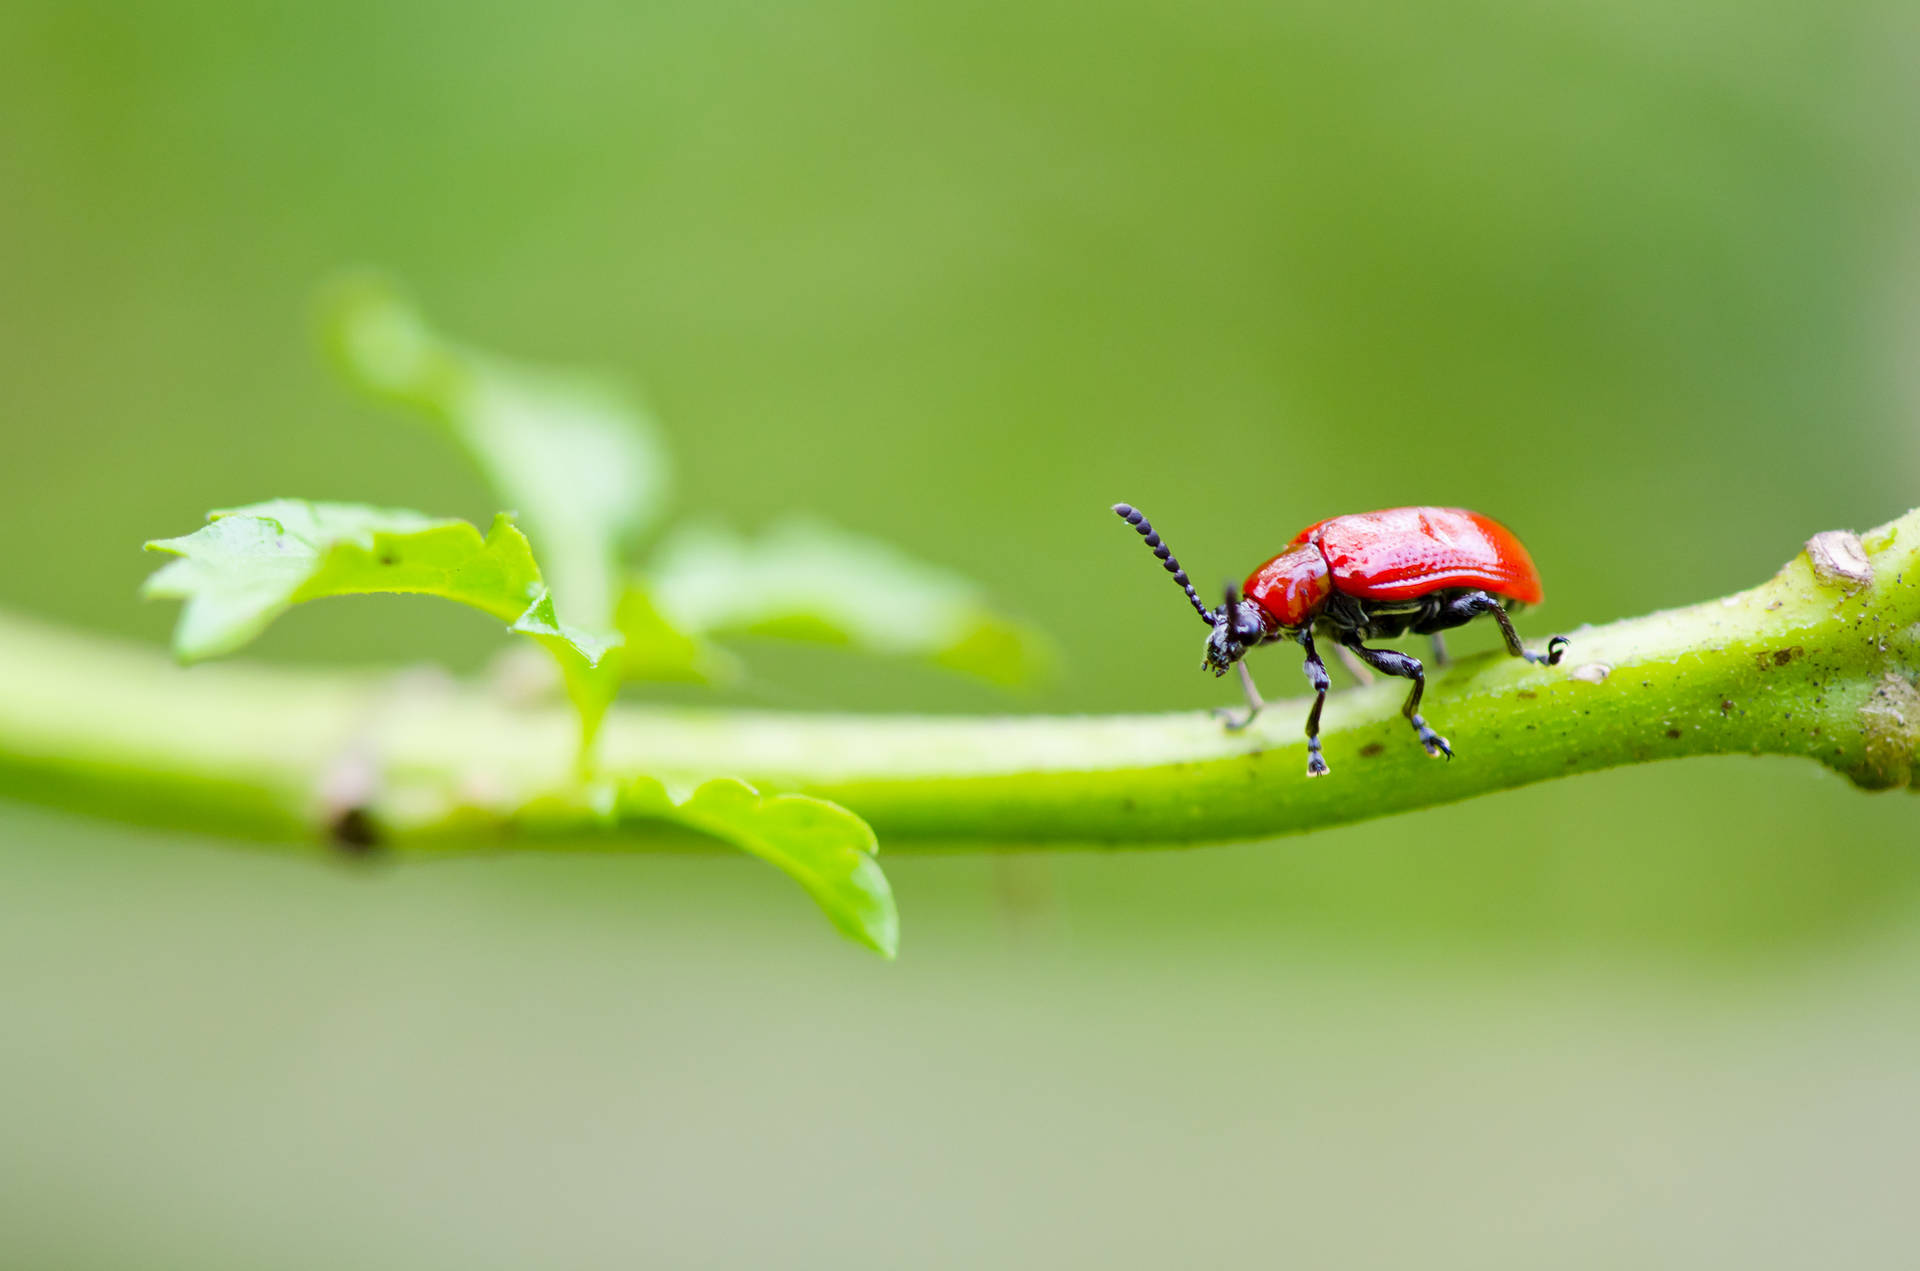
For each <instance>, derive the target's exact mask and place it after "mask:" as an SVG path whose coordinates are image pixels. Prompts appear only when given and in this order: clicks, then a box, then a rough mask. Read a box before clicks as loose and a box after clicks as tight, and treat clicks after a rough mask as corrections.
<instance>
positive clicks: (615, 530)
mask: <svg viewBox="0 0 1920 1271" xmlns="http://www.w3.org/2000/svg"><path fill="white" fill-rule="evenodd" d="M323 326H324V332H325V336H326V340H327V344H328V345H329V347H330V348H331V350H332V351H333V353H334V355H335V358H336V360H337V361H338V363H339V364H340V366H341V367H342V369H343V370H344V371H345V373H346V375H347V376H348V378H349V379H350V380H352V381H353V382H354V383H355V384H357V385H358V386H360V387H361V388H362V389H364V390H366V391H367V392H368V393H371V394H372V395H374V396H376V397H379V398H381V399H383V400H386V401H390V402H394V403H396V404H399V405H403V406H407V407H411V408H413V409H416V410H420V411H424V412H426V413H427V414H429V415H431V416H432V417H433V418H435V419H437V420H438V421H440V422H441V423H442V424H443V425H445V426H446V428H447V429H448V431H449V432H451V433H452V435H453V436H454V438H455V439H456V440H458V441H459V442H460V444H461V445H463V446H464V447H465V448H466V449H467V451H468V452H469V453H470V454H471V455H472V456H473V459H474V461H475V462H476V463H477V464H478V465H479V466H480V468H481V470H482V472H484V473H485V475H486V477H487V479H488V480H489V481H490V482H491V483H492V485H493V487H494V489H495V490H496V491H497V492H498V493H499V494H500V496H501V498H502V499H503V500H504V501H505V502H506V503H507V504H508V505H509V506H511V507H513V508H514V509H515V510H516V512H517V513H518V515H519V516H520V518H521V519H522V520H523V521H524V522H525V523H526V524H527V526H528V527H529V528H530V530H531V531H532V533H533V534H534V536H535V537H536V538H538V539H539V541H540V551H541V560H542V562H543V564H544V565H545V568H546V576H547V579H548V581H549V583H550V584H551V585H552V587H553V591H554V594H555V595H557V596H559V597H560V598H561V612H562V613H563V615H564V616H566V617H567V618H568V619H569V620H571V621H574V622H579V623H583V624H586V625H589V626H592V627H595V628H604V627H610V626H611V625H612V623H613V617H614V609H615V607H616V605H617V603H618V601H619V598H620V592H621V588H622V559H621V558H622V551H623V548H624V547H626V546H627V545H628V544H630V543H631V542H632V541H633V540H634V539H636V538H637V537H638V536H639V535H640V534H642V533H643V532H644V531H646V530H647V529H649V528H650V527H651V526H653V525H654V524H655V523H656V522H657V520H658V518H659V516H660V514H661V513H662V511H664V508H665V503H666V494H667V487H668V482H669V476H670V470H669V464H668V459H667V453H666V447H665V445H664V444H663V442H662V440H661V438H660V434H659V430H658V428H657V426H656V425H655V423H654V421H653V420H652V418H651V417H650V416H649V415H648V414H647V413H646V412H645V411H644V410H642V409H640V408H639V407H638V406H637V405H635V404H634V403H633V402H632V401H630V400H628V399H627V398H626V397H624V396H623V395H622V394H620V393H619V392H617V391H615V390H614V389H613V388H611V387H610V386H608V385H606V384H604V383H602V382H600V381H598V380H595V379H592V378H590V377H586V376H581V375H576V374H571V373H565V372H558V371H551V370H545V369H540V368H534V367H527V366H522V365H518V364H516V363H513V362H509V361H507V360H505V359H503V358H498V357H494V356H492V355H489V354H484V353H480V352H476V351H474V350H472V349H468V348H465V347H463V346H461V345H459V344H457V343H455V342H453V341H450V340H447V339H445V338H444V337H442V336H440V335H439V334H438V333H436V332H435V331H434V330H433V329H432V328H431V327H430V326H429V325H428V324H427V323H426V321H425V320H424V319H423V318H422V317H421V316H420V314H419V313H418V312H417V311H416V310H415V308H414V307H413V306H412V305H411V304H410V303H409V302H408V301H407V299H406V298H405V297H404V296H403V295H402V294H401V293H400V291H399V290H398V288H396V287H395V286H394V285H393V284H392V283H390V282H388V281H386V280H385V279H382V278H379V277H377V276H365V275H363V276H358V277H354V278H349V279H345V280H342V281H341V282H340V283H338V284H336V285H335V286H334V287H332V288H330V289H329V292H328V294H327V296H326V299H325V304H324V306H323Z"/></svg>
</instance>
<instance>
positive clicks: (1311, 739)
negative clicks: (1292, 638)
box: [1300, 631, 1333, 777]
mask: <svg viewBox="0 0 1920 1271" xmlns="http://www.w3.org/2000/svg"><path fill="white" fill-rule="evenodd" d="M1300 643H1301V644H1303V645H1305V646H1306V648H1307V662H1306V665H1305V666H1304V667H1302V668H1301V669H1302V670H1304V671H1305V672H1306V673H1307V683H1308V684H1310V685H1312V686H1313V707H1312V709H1311V710H1309V711H1308V712H1307V775H1308V776H1309V777H1324V776H1326V775H1327V773H1328V771H1330V770H1329V769H1328V767H1327V761H1326V759H1325V757H1324V756H1322V755H1321V753H1320V708H1321V707H1322V706H1325V705H1326V704H1327V690H1328V689H1329V688H1332V687H1333V681H1332V679H1330V678H1329V677H1328V675H1327V664H1326V663H1325V662H1322V661H1321V660H1320V654H1319V651H1318V650H1316V649H1315V648H1314V647H1313V632H1311V631H1303V632H1301V633H1300Z"/></svg>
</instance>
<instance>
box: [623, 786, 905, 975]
mask: <svg viewBox="0 0 1920 1271" xmlns="http://www.w3.org/2000/svg"><path fill="white" fill-rule="evenodd" d="M620 812H621V814H622V815H625V816H633V817H652V818H657V819H659V820H663V821H671V822H674V823H676V824H679V825H684V826H687V827H688V828H690V829H695V830H699V831H701V832H703V833H706V834H710V835H712V836H713V837H715V838H717V839H721V840H723V841H725V842H728V843H731V844H733V845H734V846H735V847H738V848H740V849H742V850H743V851H747V852H751V853H752V854H753V855H755V856H758V857H759V858H760V859H762V860H764V861H766V862H768V863H769V864H771V865H774V866H776V867H778V868H779V869H781V870H783V871H784V872H785V873H786V874H787V875H788V876H789V877H791V878H792V879H793V880H794V881H795V882H797V883H799V884H800V885H801V886H802V887H804V888H806V889H807V894H808V895H810V896H812V897H813V899H814V901H815V902H816V903H818V904H819V906H820V908H821V909H822V910H823V911H824V912H825V913H826V915H827V918H828V919H829V920H830V921H831V922H832V923H833V925H834V926H836V927H838V928H839V929H840V931H841V932H842V933H844V934H845V935H846V936H847V937H848V938H849V939H852V940H855V941H857V942H859V943H860V944H863V945H865V946H866V947H867V948H869V949H872V950H873V951H874V952H876V953H878V954H880V956H882V957H884V958H892V957H893V956H894V955H895V954H896V953H897V952H898V951H899V947H900V915H899V911H898V910H897V909H895V907H894V903H893V889H892V887H891V886H889V885H888V883H887V876H886V875H885V874H884V873H882V872H881V870H880V864H879V862H878V861H876V860H875V859H874V853H875V851H876V845H875V843H874V837H873V831H872V830H871V829H870V828H868V826H867V823H866V822H865V821H862V820H861V819H860V818H859V817H857V816H855V815H854V814H853V813H851V812H849V811H847V809H845V808H843V807H841V806H840V805H839V804H837V803H829V802H827V801H826V800H825V799H815V798H810V797H808V796H805V795H798V794H781V795H762V794H761V793H759V792H758V791H757V790H755V789H754V788H753V787H752V786H750V785H748V784H746V783H745V782H744V781H736V780H733V779H731V778H721V779H718V780H714V781H709V782H707V783H705V784H704V785H702V786H700V787H699V788H698V789H696V790H695V791H694V792H693V793H692V794H691V795H689V796H687V797H686V798H685V799H680V800H676V799H674V798H673V796H672V795H671V794H670V793H669V792H668V790H667V788H666V787H665V786H664V785H662V784H661V783H660V782H658V781H654V780H651V779H643V780H641V781H637V782H634V783H632V784H631V785H629V786H627V787H626V788H625V789H624V790H622V792H621V794H620Z"/></svg>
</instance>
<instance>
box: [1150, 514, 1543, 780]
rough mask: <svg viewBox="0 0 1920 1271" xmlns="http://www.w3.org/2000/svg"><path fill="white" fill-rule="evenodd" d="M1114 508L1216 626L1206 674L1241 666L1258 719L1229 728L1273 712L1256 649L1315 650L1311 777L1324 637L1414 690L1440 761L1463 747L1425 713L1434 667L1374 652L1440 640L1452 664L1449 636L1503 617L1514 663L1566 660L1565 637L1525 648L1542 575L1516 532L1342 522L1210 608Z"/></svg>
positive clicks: (1411, 702)
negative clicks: (1284, 644)
mask: <svg viewBox="0 0 1920 1271" xmlns="http://www.w3.org/2000/svg"><path fill="white" fill-rule="evenodd" d="M1113 510H1114V512H1115V514H1116V515H1118V516H1119V517H1120V518H1121V519H1122V520H1124V521H1125V522H1126V523H1127V524H1129V525H1131V526H1132V527H1133V528H1134V529H1135V530H1136V531H1138V532H1139V534H1140V536H1141V537H1142V538H1144V539H1145V540H1146V541H1147V546H1148V547H1150V548H1152V549H1153V554H1154V555H1155V556H1156V557H1158V558H1159V560H1160V563H1161V564H1162V565H1163V566H1164V567H1165V568H1166V570H1167V572H1168V573H1170V574H1172V575H1173V579H1174V581H1175V582H1177V583H1179V584H1180V586H1181V588H1182V590H1184V591H1185V592H1186V594H1187V600H1188V602H1189V603H1191V604H1192V605H1193V607H1194V610H1195V612H1197V613H1198V614H1199V615H1200V617H1201V619H1202V620H1204V621H1205V622H1206V623H1207V625H1208V626H1210V627H1212V628H1213V630H1212V632H1211V634H1209V635H1208V637H1207V650H1206V660H1205V662H1204V663H1203V664H1202V667H1203V669H1205V670H1210V671H1212V672H1213V673H1214V674H1215V675H1216V676H1219V675H1225V674H1226V673H1227V668H1229V667H1236V666H1237V667H1238V668H1239V671H1240V681H1241V684H1242V686H1243V687H1244V688H1245V689H1246V694H1247V711H1246V713H1245V714H1244V715H1239V716H1236V715H1234V714H1233V713H1231V712H1225V714H1226V717H1227V727H1228V728H1231V729H1241V728H1245V727H1246V726H1247V725H1248V724H1250V723H1252V722H1253V718H1254V716H1255V715H1258V714H1259V713H1260V709H1261V706H1262V705H1263V703H1262V701H1261V699H1260V694H1259V692H1258V690H1256V689H1255V688H1254V686H1253V676H1252V675H1251V674H1250V673H1249V672H1248V671H1247V667H1246V663H1245V662H1244V661H1242V659H1243V658H1244V657H1245V656H1246V654H1247V650H1249V649H1252V648H1254V647H1256V646H1258V645H1262V644H1271V643H1275V642H1278V641H1283V640H1287V641H1293V642H1295V643H1297V644H1299V645H1301V646H1302V647H1303V648H1304V649H1305V650H1306V655H1307V661H1306V668H1305V669H1306V674H1307V682H1308V684H1310V685H1311V686H1312V688H1313V690H1314V700H1313V707H1312V709H1311V710H1310V711H1308V713H1307V775H1308V776H1310V777H1318V776H1324V775H1325V774H1326V772H1327V761H1326V759H1325V758H1324V757H1323V756H1322V755H1321V751H1320V710H1321V707H1323V706H1324V705H1325V704H1326V700H1327V690H1328V689H1329V688H1330V687H1332V682H1331V681H1330V679H1329V678H1328V676H1327V668H1326V664H1325V663H1323V662H1321V660H1320V655H1319V653H1318V651H1317V650H1316V649H1315V648H1314V643H1313V637H1314V633H1315V631H1316V630H1317V631H1319V633H1320V634H1321V635H1323V636H1328V637H1330V638H1332V639H1333V640H1335V641H1337V642H1338V643H1339V645H1340V646H1341V647H1342V648H1343V649H1346V650H1349V651H1351V653H1352V655H1353V656H1354V657H1356V658H1358V659H1359V661H1360V662H1362V663H1364V664H1365V665H1367V666H1370V667H1372V668H1373V669H1374V670H1376V671H1380V672H1382V673H1384V674H1387V675H1398V676H1401V677H1403V678H1405V679H1410V680H1412V681H1413V691H1412V692H1410V693H1409V694H1408V695H1407V701H1406V705H1405V706H1404V707H1402V708H1401V713H1402V714H1404V715H1405V716H1406V717H1407V721H1408V722H1409V723H1410V724H1412V725H1413V730H1414V732H1415V734H1416V735H1418V737H1419V738H1420V743H1421V745H1423V746H1425V747H1426V750H1427V754H1429V755H1431V756H1432V757H1434V758H1436V759H1437V758H1440V757H1442V756H1445V757H1446V758H1448V759H1451V758H1452V757H1453V747H1452V746H1450V745H1449V744H1448V743H1447V739H1446V738H1444V737H1442V736H1440V735H1439V734H1438V733H1436V732H1434V731H1433V729H1431V728H1429V727H1428V726H1427V721H1426V720H1425V719H1423V718H1421V716H1420V695H1421V693H1422V692H1423V691H1424V690H1425V688H1426V669H1425V668H1424V667H1423V666H1422V665H1421V664H1420V660H1419V659H1418V658H1413V657H1409V656H1407V655H1406V654H1404V653H1398V652H1395V651H1394V650H1392V649H1374V648H1369V647H1368V646H1367V645H1366V643H1365V642H1366V641H1367V640H1376V639H1378V640H1391V639H1393V638H1394V637H1396V636H1401V635H1405V634H1407V633H1408V632H1410V631H1411V632H1413V633H1415V634H1417V635H1431V636H1432V637H1433V648H1434V659H1435V661H1436V663H1441V664H1444V663H1445V661H1446V649H1445V646H1444V645H1443V644H1442V642H1441V639H1440V632H1442V631H1445V630H1447V629H1449V628H1451V627H1458V626H1462V625H1464V624H1465V623H1468V622H1471V621H1473V620H1474V619H1475V618H1477V617H1479V616H1480V615H1482V614H1492V615H1493V618H1494V621H1496V622H1498V623H1499V624H1500V633H1501V635H1502V636H1503V637H1504V638H1505V640H1506V645H1507V652H1508V653H1511V654H1512V655H1513V656H1514V657H1517V658H1525V659H1526V660H1527V661H1529V662H1539V663H1544V664H1546V665H1548V666H1552V665H1555V664H1557V663H1558V662H1559V661H1560V658H1561V655H1562V654H1564V653H1565V652H1566V647H1567V641H1566V637H1564V636H1555V637H1553V639H1551V640H1549V641H1548V642H1547V651H1546V652H1545V653H1534V652H1530V651H1529V650H1528V649H1526V648H1525V647H1524V646H1523V645H1522V644H1521V643H1520V637H1519V636H1518V635H1517V634H1516V633H1515V632H1514V629H1513V622H1512V621H1511V619H1510V618H1509V617H1508V614H1509V613H1510V612H1513V611H1516V610H1518V609H1519V608H1520V607H1521V606H1523V605H1535V604H1539V603H1540V600H1541V598H1542V595H1543V592H1542V590H1541V586H1540V574H1539V571H1538V570H1536V569H1535V568H1534V565H1533V558H1532V557H1531V556H1529V555H1528V554H1527V549H1526V548H1525V547H1524V546H1523V545H1522V544H1521V542H1520V540H1519V539H1518V538H1516V537H1515V536H1514V533H1513V531H1512V530H1509V529H1508V528H1507V527H1506V526H1504V525H1502V524H1500V523H1499V522H1498V521H1496V520H1494V519H1493V518H1491V517H1488V516H1482V515H1481V514H1480V513H1478V512H1469V511H1467V510H1466V509H1465V508H1435V507H1413V508H1386V509H1384V510H1382V511H1379V512H1361V513H1357V514H1354V515H1350V516H1335V517H1330V518H1329V519H1327V520H1324V521H1320V522H1317V523H1316V524H1313V525H1309V526H1308V527H1307V528H1306V529H1304V530H1301V531H1300V532H1299V533H1298V534H1296V535H1294V538H1293V541H1292V542H1291V543H1289V544H1288V545H1287V550H1285V551H1283V552H1281V553H1280V554H1279V555H1278V556H1275V557H1273V558H1272V559H1271V560H1269V561H1267V562H1266V563H1265V564H1263V565H1261V566H1260V567H1259V568H1258V569H1256V570H1254V571H1253V573H1251V574H1249V575H1248V576H1247V579H1246V581H1245V583H1243V584H1242V585H1241V587H1239V588H1238V589H1236V588H1235V587H1234V586H1233V585H1232V584H1231V583H1229V584H1228V585H1227V592H1226V599H1225V601H1224V602H1223V603H1222V604H1221V605H1220V607H1219V608H1218V609H1209V608H1208V607H1207V606H1206V605H1205V604H1204V603H1203V602H1202V601H1201V599H1200V596H1199V593H1197V592H1195V591H1194V589H1193V583H1192V581H1191V580H1189V579H1188V577H1187V572H1186V570H1184V569H1182V568H1181V567H1180V562H1179V561H1177V560H1175V559H1174V556H1173V553H1172V551H1171V550H1169V549H1168V547H1167V545H1166V544H1165V543H1163V542H1161V541H1160V535H1159V534H1158V533H1156V532H1155V530H1154V528H1153V526H1152V524H1150V523H1149V522H1148V520H1147V518H1146V517H1145V516H1143V515H1142V514H1141V513H1140V512H1138V511H1136V510H1135V509H1134V508H1133V507H1131V506H1129V505H1128V504H1125V503H1116V504H1114V505H1113ZM1503 600H1504V601H1505V602H1506V603H1505V604H1502V603H1501V602H1502V601H1503Z"/></svg>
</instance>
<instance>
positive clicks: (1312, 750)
mask: <svg viewBox="0 0 1920 1271" xmlns="http://www.w3.org/2000/svg"><path fill="white" fill-rule="evenodd" d="M1329 771H1330V769H1329V768H1328V767H1327V761H1326V759H1325V758H1323V757H1322V756H1321V754H1320V739H1319V738H1318V737H1309V738H1307V775H1308V776H1309V777H1324V776H1326V775H1327V773H1328V772H1329Z"/></svg>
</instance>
